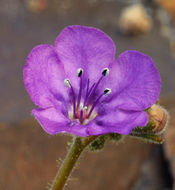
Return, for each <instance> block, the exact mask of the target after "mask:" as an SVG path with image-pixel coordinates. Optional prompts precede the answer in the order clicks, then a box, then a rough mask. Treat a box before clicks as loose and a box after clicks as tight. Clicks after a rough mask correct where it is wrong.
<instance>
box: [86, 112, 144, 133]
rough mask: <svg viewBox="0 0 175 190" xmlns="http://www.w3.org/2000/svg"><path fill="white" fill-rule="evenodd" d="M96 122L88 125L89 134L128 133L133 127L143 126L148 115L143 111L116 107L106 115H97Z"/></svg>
mask: <svg viewBox="0 0 175 190" xmlns="http://www.w3.org/2000/svg"><path fill="white" fill-rule="evenodd" d="M96 122H97V124H95V125H93V124H92V125H91V126H89V127H88V132H89V135H102V134H108V133H119V134H123V135H128V134H129V133H130V132H131V131H132V129H133V128H135V127H139V126H142V127H143V126H145V125H146V124H147V122H148V116H147V114H146V113H145V112H136V111H126V110H120V109H117V110H116V111H115V112H110V113H109V114H107V115H104V116H101V117H97V119H96Z"/></svg>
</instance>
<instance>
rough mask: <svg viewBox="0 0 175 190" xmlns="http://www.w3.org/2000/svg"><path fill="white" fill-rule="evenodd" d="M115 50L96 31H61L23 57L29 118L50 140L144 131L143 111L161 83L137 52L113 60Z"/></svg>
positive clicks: (147, 60) (151, 65)
mask: <svg viewBox="0 0 175 190" xmlns="http://www.w3.org/2000/svg"><path fill="white" fill-rule="evenodd" d="M115 53H116V49H115V44H114V42H113V41H112V39H111V38H110V37H109V36H107V35H106V34H105V33H104V32H102V31H101V30H99V29H97V28H93V27H85V26H78V25H75V26H68V27H66V28H65V29H64V30H63V31H62V32H61V33H60V35H59V36H58V37H57V39H56V41H55V45H54V46H52V45H47V44H45V45H39V46H36V47H35V48H34V49H33V50H32V51H31V52H30V54H29V56H28V57H27V61H26V65H25V67H24V71H23V74H24V83H25V87H26V89H27V91H28V93H29V94H30V97H31V99H32V101H33V102H34V104H36V105H37V106H38V108H37V109H34V110H33V111H32V113H33V115H34V116H35V117H36V119H37V120H38V121H39V123H40V124H41V126H42V128H43V129H44V130H45V131H46V132H47V133H49V134H56V133H61V132H63V133H71V134H75V135H77V136H91V135H102V134H108V133H119V134H129V133H130V132H131V131H132V129H133V128H134V127H138V126H142V127H143V126H145V125H146V124H147V122H148V116H147V114H146V112H145V109H147V108H149V107H150V106H152V105H153V104H154V103H155V102H156V101H157V99H158V97H159V93H160V89H161V80H160V75H159V72H158V70H157V69H156V68H155V66H154V63H153V60H152V59H151V58H150V57H149V56H147V55H145V54H143V53H141V52H138V51H131V50H130V51H125V52H123V53H122V54H120V55H119V57H118V58H117V59H115Z"/></svg>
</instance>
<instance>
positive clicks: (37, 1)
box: [26, 0, 48, 13]
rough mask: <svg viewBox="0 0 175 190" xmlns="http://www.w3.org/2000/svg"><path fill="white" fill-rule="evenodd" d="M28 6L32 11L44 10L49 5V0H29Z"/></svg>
mask: <svg viewBox="0 0 175 190" xmlns="http://www.w3.org/2000/svg"><path fill="white" fill-rule="evenodd" d="M26 3H27V8H28V9H29V10H30V11H32V12H36V13H37V12H42V11H44V10H45V9H46V8H47V6H48V1H47V0H27V1H26Z"/></svg>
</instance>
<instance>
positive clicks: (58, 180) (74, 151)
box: [50, 136, 96, 190]
mask: <svg viewBox="0 0 175 190" xmlns="http://www.w3.org/2000/svg"><path fill="white" fill-rule="evenodd" d="M95 138H96V137H95V136H91V137H87V138H80V137H74V139H73V142H72V145H71V147H70V150H69V152H68V153H67V156H66V158H65V160H64V161H63V163H62V165H61V166H60V169H59V170H58V173H57V174H56V176H55V179H54V181H53V184H52V186H51V188H50V190H62V189H63V188H64V186H65V184H66V182H67V180H68V178H69V176H70V174H71V172H72V169H73V168H74V166H75V164H76V162H77V161H78V158H79V156H80V154H81V153H82V151H83V150H84V149H85V148H86V147H87V146H88V145H89V144H90V143H91V142H92V141H93V140H95ZM82 139H83V140H82Z"/></svg>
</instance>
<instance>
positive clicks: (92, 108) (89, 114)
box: [87, 94, 104, 118]
mask: <svg viewBox="0 0 175 190" xmlns="http://www.w3.org/2000/svg"><path fill="white" fill-rule="evenodd" d="M103 95H104V94H101V95H100V96H99V97H98V98H97V100H96V101H95V102H94V104H93V105H92V107H91V109H90V111H89V113H88V116H87V118H89V117H90V116H91V114H92V111H93V110H94V108H95V106H96V105H97V104H98V102H99V100H100V99H101V98H102V96H103Z"/></svg>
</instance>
